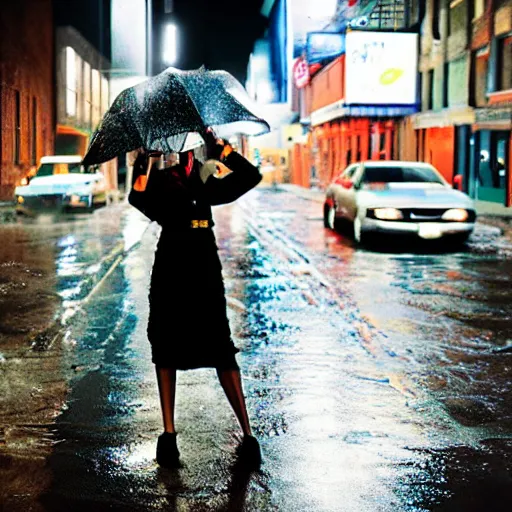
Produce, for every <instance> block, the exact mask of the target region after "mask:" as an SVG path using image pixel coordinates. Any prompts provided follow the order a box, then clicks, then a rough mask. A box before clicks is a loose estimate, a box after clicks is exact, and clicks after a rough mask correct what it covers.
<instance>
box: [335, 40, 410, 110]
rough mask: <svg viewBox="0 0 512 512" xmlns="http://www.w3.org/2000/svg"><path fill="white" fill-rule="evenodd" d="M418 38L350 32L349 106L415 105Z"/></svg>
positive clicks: (347, 60)
mask: <svg viewBox="0 0 512 512" xmlns="http://www.w3.org/2000/svg"><path fill="white" fill-rule="evenodd" d="M417 76H418V36H417V35H416V34H408V33H396V32H395V33H392V32H368V31H351V32H348V33H347V35H346V73H345V77H346V78H345V80H346V83H345V90H346V96H345V102H346V104H347V105H350V104H352V105H414V104H415V103H416V102H417V99H416V87H417Z"/></svg>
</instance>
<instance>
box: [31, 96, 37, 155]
mask: <svg viewBox="0 0 512 512" xmlns="http://www.w3.org/2000/svg"><path fill="white" fill-rule="evenodd" d="M32 165H37V98H35V97H34V98H32Z"/></svg>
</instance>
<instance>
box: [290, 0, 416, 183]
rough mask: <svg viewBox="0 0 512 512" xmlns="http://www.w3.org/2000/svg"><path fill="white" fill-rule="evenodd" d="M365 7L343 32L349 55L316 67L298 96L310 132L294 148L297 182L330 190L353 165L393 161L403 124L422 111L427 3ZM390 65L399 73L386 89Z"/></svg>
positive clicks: (386, 0) (384, 0) (390, 1)
mask: <svg viewBox="0 0 512 512" xmlns="http://www.w3.org/2000/svg"><path fill="white" fill-rule="evenodd" d="M360 9H362V10H360V12H359V14H360V16H358V17H356V18H354V19H353V22H350V23H349V24H348V26H347V27H346V29H345V31H344V32H343V33H341V35H340V37H341V36H342V37H344V38H345V43H344V44H342V45H341V46H340V47H342V48H343V52H342V54H341V55H340V56H338V57H337V58H336V59H335V60H333V61H331V62H330V63H329V64H327V65H324V66H323V67H321V66H320V69H318V67H317V66H316V65H315V66H314V67H313V66H311V67H310V72H311V76H312V77H311V80H310V83H309V84H308V85H307V86H305V87H301V89H300V91H298V96H299V111H300V119H301V123H303V124H304V125H305V126H308V127H309V135H308V140H307V142H306V143H304V142H297V143H296V144H295V146H294V149H293V157H292V162H291V164H292V172H291V175H292V180H293V182H294V183H296V184H299V185H302V186H319V187H321V188H323V187H325V186H326V185H327V184H328V183H329V182H330V181H331V180H332V178H333V177H334V176H335V174H336V173H339V172H341V171H342V170H343V169H344V168H345V167H346V166H347V165H348V164H349V163H352V162H355V161H358V160H367V159H382V160H389V159H392V158H393V157H394V155H395V154H396V152H397V143H398V140H397V139H398V128H399V126H400V124H401V122H402V120H403V119H405V118H406V116H409V115H411V114H413V113H415V112H417V111H418V110H419V94H418V93H419V91H418V88H417V45H418V36H417V31H418V28H419V22H420V20H421V16H422V13H421V2H420V1H399V0H396V1H394V0H379V1H375V2H373V3H372V2H366V3H365V2H362V3H361V4H360ZM364 9H367V10H364ZM364 13H366V14H364ZM362 14H364V15H362ZM308 53H309V49H308V52H306V59H308ZM309 60H311V59H309ZM384 68H386V69H388V70H393V72H395V71H396V73H398V74H397V75H396V76H395V77H393V76H391V75H389V76H388V77H386V78H385V81H387V83H386V84H384V82H382V79H383V77H382V76H380V75H381V74H382V73H381V71H383V70H384ZM379 70H380V71H379ZM379 74H380V75H379ZM393 82H394V85H393ZM400 84H404V85H403V86H402V85H400Z"/></svg>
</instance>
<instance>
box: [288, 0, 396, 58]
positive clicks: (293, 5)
mask: <svg viewBox="0 0 512 512" xmlns="http://www.w3.org/2000/svg"><path fill="white" fill-rule="evenodd" d="M286 1H287V4H288V8H289V16H290V25H291V30H292V38H293V57H300V56H301V55H302V54H303V52H304V49H305V47H306V44H307V39H308V33H309V32H337V33H340V32H343V31H345V29H346V28H347V26H349V25H350V23H351V21H352V20H354V19H359V18H361V17H365V16H366V17H370V16H371V14H372V13H373V12H374V11H375V8H376V6H377V4H378V0H286ZM395 1H398V0H395ZM368 23H369V21H368ZM357 26H362V25H357Z"/></svg>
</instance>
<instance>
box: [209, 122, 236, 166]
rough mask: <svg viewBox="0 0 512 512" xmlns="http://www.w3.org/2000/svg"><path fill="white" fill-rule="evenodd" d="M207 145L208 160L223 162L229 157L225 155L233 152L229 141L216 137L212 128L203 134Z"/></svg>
mask: <svg viewBox="0 0 512 512" xmlns="http://www.w3.org/2000/svg"><path fill="white" fill-rule="evenodd" d="M203 139H204V141H205V143H206V158H207V159H208V160H211V159H213V160H221V159H222V158H223V157H225V156H227V155H225V153H227V152H229V153H230V152H231V151H232V148H231V146H230V144H229V142H228V141H227V140H222V139H219V138H217V137H216V136H215V134H214V132H213V130H212V129H211V128H207V129H206V131H205V133H204V134H203Z"/></svg>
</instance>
